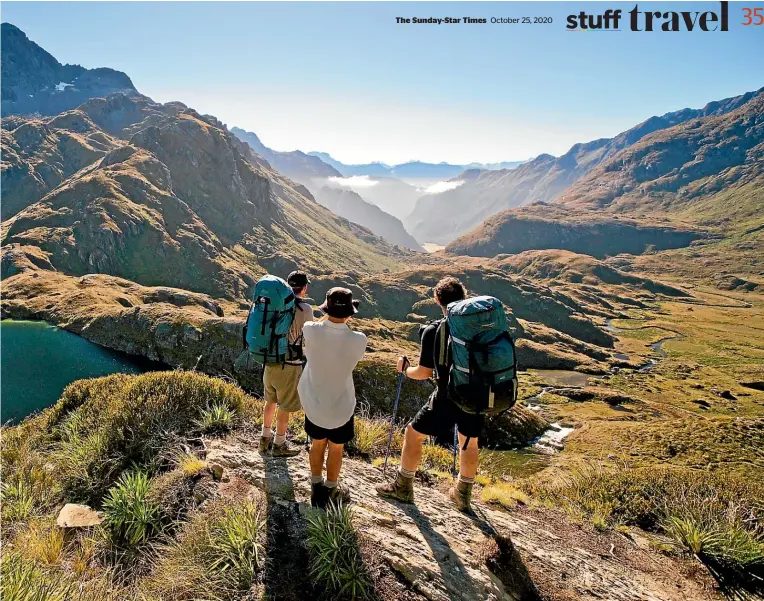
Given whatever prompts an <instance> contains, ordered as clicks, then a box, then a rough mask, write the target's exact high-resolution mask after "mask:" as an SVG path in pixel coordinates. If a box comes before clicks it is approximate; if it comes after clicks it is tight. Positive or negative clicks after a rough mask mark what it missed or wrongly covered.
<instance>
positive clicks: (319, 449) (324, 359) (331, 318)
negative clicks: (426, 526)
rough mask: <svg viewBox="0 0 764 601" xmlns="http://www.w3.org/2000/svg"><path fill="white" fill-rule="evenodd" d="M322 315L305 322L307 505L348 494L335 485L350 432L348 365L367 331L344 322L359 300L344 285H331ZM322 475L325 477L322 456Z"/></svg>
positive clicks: (354, 360) (352, 430)
mask: <svg viewBox="0 0 764 601" xmlns="http://www.w3.org/2000/svg"><path fill="white" fill-rule="evenodd" d="M321 310H322V311H323V312H324V313H325V314H326V315H325V317H324V318H322V319H320V320H319V321H315V322H313V323H308V324H305V330H304V336H305V357H306V358H307V363H306V364H305V371H304V372H303V374H302V377H301V378H300V384H299V387H298V389H299V391H300V398H301V399H302V406H303V409H304V410H305V433H306V434H307V435H308V436H309V437H310V439H311V446H310V476H311V477H310V482H311V497H310V502H311V505H313V506H317V507H323V506H324V505H326V503H327V502H328V501H333V502H335V503H340V502H347V501H349V500H350V494H349V493H348V491H347V490H346V489H345V488H344V487H341V486H339V476H340V469H341V468H342V451H343V448H344V446H345V444H347V443H348V442H350V441H351V440H352V439H353V436H354V435H355V425H354V421H353V414H354V413H355V405H356V398H355V387H354V385H353V370H354V369H355V366H356V365H357V364H358V362H359V361H360V360H361V359H362V358H363V355H364V353H365V352H366V335H365V334H363V333H361V332H354V331H353V330H351V329H350V328H349V327H348V325H347V322H348V320H349V319H350V317H351V316H353V315H355V314H356V313H357V311H358V301H355V300H353V293H352V292H351V291H350V290H348V289H347V288H332V289H331V290H329V292H327V293H326V301H325V302H324V304H323V305H321ZM327 448H328V456H327V458H326V480H324V477H323V473H324V456H326V455H327Z"/></svg>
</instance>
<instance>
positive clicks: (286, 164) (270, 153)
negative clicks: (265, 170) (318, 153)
mask: <svg viewBox="0 0 764 601" xmlns="http://www.w3.org/2000/svg"><path fill="white" fill-rule="evenodd" d="M231 133H232V134H233V135H235V136H236V137H238V138H239V139H240V140H242V141H243V142H246V143H247V144H249V145H250V146H251V147H252V150H254V151H255V152H256V153H257V154H259V155H260V156H261V157H263V158H264V159H265V160H266V161H268V163H270V165H271V166H272V167H273V168H274V169H276V170H277V171H280V172H281V173H283V174H284V175H286V176H287V177H289V178H291V179H293V180H295V181H296V182H300V183H301V184H304V185H307V184H306V183H305V180H307V179H310V178H314V177H342V174H341V173H340V172H339V171H337V170H336V169H335V168H333V167H332V166H330V165H327V164H326V163H325V162H324V161H322V160H321V159H320V158H319V157H315V156H311V155H309V154H305V153H304V152H300V151H299V150H295V151H292V152H278V151H276V150H271V149H270V148H268V147H267V146H266V145H265V144H263V143H262V142H261V141H260V138H258V137H257V134H255V133H254V132H251V131H245V130H243V129H241V128H240V127H232V128H231Z"/></svg>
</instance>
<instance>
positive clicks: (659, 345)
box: [605, 317, 685, 372]
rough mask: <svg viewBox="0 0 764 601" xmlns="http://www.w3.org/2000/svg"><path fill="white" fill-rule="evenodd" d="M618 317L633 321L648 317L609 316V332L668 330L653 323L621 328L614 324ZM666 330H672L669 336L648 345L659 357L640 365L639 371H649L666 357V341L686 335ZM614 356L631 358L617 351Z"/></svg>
mask: <svg viewBox="0 0 764 601" xmlns="http://www.w3.org/2000/svg"><path fill="white" fill-rule="evenodd" d="M616 319H619V320H621V321H623V320H624V319H630V320H632V321H644V320H645V319H646V318H643V319H635V318H630V317H629V318H616V317H608V318H607V319H606V320H605V329H606V330H608V331H609V332H613V333H614V334H617V333H618V332H626V331H635V330H646V329H648V328H655V329H660V330H666V328H664V327H663V326H651V325H646V326H639V327H637V328H619V327H618V326H614V325H613V321H615V320H616ZM666 331H667V332H671V334H670V335H669V336H664V337H663V338H661V339H660V340H656V341H655V342H652V343H650V344H649V345H648V346H649V347H650V348H651V349H652V351H653V352H654V353H655V354H656V355H658V357H657V358H653V357H651V358H649V359H648V360H647V361H646V362H645V363H643V364H642V365H641V366H640V367H639V371H642V372H644V371H648V370H650V369H652V368H653V367H655V366H656V365H657V364H658V361H660V360H661V359H663V358H665V357H666V351H665V350H663V345H664V344H665V343H666V342H668V341H669V340H682V339H684V337H685V336H684V334H681V333H680V332H675V331H673V330H666ZM614 357H615V358H616V359H621V360H622V361H628V360H629V356H628V355H624V354H623V353H616V354H615V355H614Z"/></svg>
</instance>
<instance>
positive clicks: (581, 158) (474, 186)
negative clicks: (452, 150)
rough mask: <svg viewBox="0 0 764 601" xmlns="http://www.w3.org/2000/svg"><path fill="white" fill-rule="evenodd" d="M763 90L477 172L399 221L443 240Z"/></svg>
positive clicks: (420, 235)
mask: <svg viewBox="0 0 764 601" xmlns="http://www.w3.org/2000/svg"><path fill="white" fill-rule="evenodd" d="M762 90H764V88H762V89H760V90H758V91H755V92H747V93H745V94H741V95H738V96H734V97H730V98H726V99H724V100H718V101H712V102H709V103H707V104H706V105H705V106H704V107H703V108H701V109H682V110H679V111H674V112H669V113H665V114H664V115H662V116H660V117H658V116H654V117H650V118H648V119H646V120H645V121H643V122H642V123H639V124H638V125H636V126H634V127H632V128H630V129H628V130H626V131H624V132H621V133H620V134H618V135H616V136H614V137H613V138H600V139H598V140H592V141H590V142H584V143H578V144H574V145H573V146H572V147H571V148H570V149H569V150H568V152H566V153H565V154H563V155H561V156H560V157H554V156H552V155H549V154H542V155H539V156H538V157H536V158H535V159H533V160H531V161H528V162H526V163H524V164H522V165H520V166H519V167H517V168H516V169H513V170H511V171H507V170H499V171H481V172H479V173H477V174H475V175H474V176H473V177H471V178H470V179H469V180H465V183H464V184H463V185H461V186H459V187H458V188H455V189H453V190H449V191H446V192H442V193H440V194H436V195H429V196H425V197H422V199H421V200H420V201H419V202H418V203H417V206H416V207H415V209H414V211H412V213H411V215H410V216H409V217H408V218H406V219H405V220H404V225H406V227H407V229H408V230H409V231H410V232H411V233H412V235H413V236H414V237H415V238H417V240H422V239H427V240H428V241H432V242H437V243H441V244H447V243H448V242H450V241H452V240H454V239H455V238H456V237H458V236H459V235H461V234H465V233H467V232H468V231H470V230H471V229H472V228H474V227H477V226H478V225H479V224H480V223H481V222H482V221H483V220H484V219H486V218H488V217H490V216H491V215H494V214H496V213H499V212H501V211H503V210H506V209H511V208H514V207H517V206H521V205H524V204H528V203H530V202H533V201H543V202H548V201H552V200H554V199H556V198H557V197H558V196H559V195H560V194H562V193H563V192H564V191H565V190H566V189H567V188H568V187H569V186H571V185H573V184H574V183H575V182H576V181H578V180H579V179H580V178H582V177H584V176H585V175H586V174H587V173H589V172H590V171H591V170H593V169H594V168H596V167H597V166H598V165H600V164H601V163H603V162H604V161H607V160H609V159H610V158H612V157H613V156H615V155H616V154H617V153H618V152H620V151H621V150H623V149H624V148H627V147H629V146H631V145H633V144H635V143H637V142H638V141H639V140H641V139H642V138H644V137H645V136H647V135H649V134H652V133H653V132H656V131H660V130H664V129H668V128H671V127H674V126H675V125H678V124H680V123H684V122H686V121H689V120H692V119H701V118H705V117H709V116H715V115H723V114H726V113H728V112H731V111H734V110H735V109H737V108H739V107H741V106H743V105H744V104H746V103H747V102H748V101H750V100H751V99H752V98H754V97H756V96H757V95H758V94H760V93H761V92H762ZM468 207H469V211H467V208H468ZM433 215H436V216H437V217H438V218H433ZM453 215H459V219H458V220H457V221H454V219H453Z"/></svg>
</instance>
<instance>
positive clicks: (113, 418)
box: [2, 371, 255, 514]
mask: <svg viewBox="0 0 764 601" xmlns="http://www.w3.org/2000/svg"><path fill="white" fill-rule="evenodd" d="M254 404H255V403H254V401H253V399H251V398H250V397H248V396H247V395H246V394H245V393H244V392H243V391H242V390H241V389H240V388H238V387H237V386H234V385H233V384H229V383H227V382H224V381H223V380H221V379H219V378H212V377H210V376H206V375H203V374H200V373H196V372H183V371H167V372H154V373H147V374H142V375H138V376H126V375H123V374H115V375H111V376H107V377H104V378H95V379H90V380H79V381H77V382H73V383H72V384H70V385H69V386H67V387H66V389H65V390H64V392H63V394H62V395H61V398H60V399H59V401H58V402H57V403H56V405H54V406H53V407H52V408H50V409H48V410H47V411H45V412H43V413H42V414H41V415H39V416H36V417H33V418H32V419H30V420H25V421H24V422H22V423H21V424H20V425H19V426H13V427H10V428H4V429H3V438H4V439H5V440H3V443H2V452H3V457H2V458H3V468H4V474H3V476H4V480H6V481H8V482H14V481H17V480H20V479H22V476H23V478H24V479H27V480H29V478H30V477H31V475H32V471H33V470H37V473H38V475H39V473H41V472H40V469H43V468H40V466H48V467H50V477H49V478H48V479H49V480H50V479H53V480H55V482H54V483H53V485H52V486H49V487H48V486H46V487H44V488H45V490H44V503H46V504H47V506H52V505H55V504H56V503H57V502H60V501H62V500H63V497H64V495H66V500H71V501H84V502H86V503H89V504H98V503H99V502H100V501H101V499H102V497H103V495H104V494H105V492H106V490H107V489H108V488H109V487H110V486H111V485H112V484H113V483H114V482H115V481H116V480H117V478H118V477H119V475H120V474H121V473H122V471H123V470H125V469H127V468H128V467H129V466H131V465H133V464H135V465H137V466H139V467H140V468H153V467H156V466H155V465H154V464H155V462H156V461H157V460H158V458H160V457H165V456H166V455H167V452H168V450H169V449H170V448H172V447H173V446H175V445H177V442H178V438H180V437H183V436H186V435H187V433H188V432H189V431H192V430H194V429H195V428H196V427H197V422H199V421H202V422H204V421H205V413H204V412H206V411H210V412H211V417H212V418H214V419H212V422H211V423H216V424H223V423H226V422H227V423H228V425H229V426H230V425H231V424H232V422H233V420H234V419H235V416H236V415H240V414H242V413H246V414H248V412H249V411H250V409H251V407H252V406H253V405H254ZM215 407H220V408H227V411H221V410H218V409H214V408H215ZM43 473H44V471H43ZM24 474H26V475H24ZM52 475H55V478H52ZM33 492H34V491H33ZM32 497H33V499H35V498H36V497H35V496H34V494H32ZM35 504H37V505H41V504H43V501H42V499H41V500H39V502H38V501H37V500H35V501H33V505H35ZM22 509H23V508H22ZM21 513H22V514H23V513H24V512H23V511H21Z"/></svg>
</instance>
